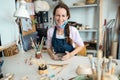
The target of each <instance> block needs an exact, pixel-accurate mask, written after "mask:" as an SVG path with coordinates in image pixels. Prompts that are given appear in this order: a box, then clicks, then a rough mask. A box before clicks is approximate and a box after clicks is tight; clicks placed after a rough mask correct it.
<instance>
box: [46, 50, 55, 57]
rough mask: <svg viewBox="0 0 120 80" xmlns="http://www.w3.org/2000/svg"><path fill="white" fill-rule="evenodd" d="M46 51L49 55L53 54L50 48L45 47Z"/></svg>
mask: <svg viewBox="0 0 120 80" xmlns="http://www.w3.org/2000/svg"><path fill="white" fill-rule="evenodd" d="M47 52H48V54H49V55H50V56H51V57H53V56H54V52H53V51H52V49H51V48H47Z"/></svg>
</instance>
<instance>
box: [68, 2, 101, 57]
mask: <svg viewBox="0 0 120 80" xmlns="http://www.w3.org/2000/svg"><path fill="white" fill-rule="evenodd" d="M69 8H70V11H71V12H73V11H72V10H74V11H75V10H77V11H78V10H80V9H82V10H83V9H85V10H83V11H84V12H85V11H88V10H90V9H94V13H90V14H94V15H92V17H93V16H95V17H93V18H94V19H92V20H94V21H93V25H92V28H90V29H83V30H79V33H80V35H82V34H87V36H88V37H90V36H89V34H91V41H92V40H96V49H87V53H92V54H93V55H94V56H96V53H97V51H98V49H99V25H100V22H99V21H100V0H96V3H95V4H85V5H80V6H69ZM83 11H81V12H83ZM76 14H79V15H80V13H77V12H76ZM86 14H87V13H86ZM86 14H84V15H86ZM88 15H89V14H88ZM88 15H87V16H88ZM72 16H73V15H72ZM88 17H90V16H88ZM82 18H83V17H82ZM90 18H91V17H90ZM85 19H87V18H85ZM87 22H89V21H86V24H88V23H87ZM94 24H95V25H94ZM88 37H85V38H86V40H87V38H88ZM93 37H94V38H93ZM86 40H84V41H85V42H89V41H86Z"/></svg>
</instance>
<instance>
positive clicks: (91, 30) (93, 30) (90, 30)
mask: <svg viewBox="0 0 120 80" xmlns="http://www.w3.org/2000/svg"><path fill="white" fill-rule="evenodd" d="M79 32H97V30H96V29H88V30H79Z"/></svg>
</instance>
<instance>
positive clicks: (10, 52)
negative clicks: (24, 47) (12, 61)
mask: <svg viewBox="0 0 120 80" xmlns="http://www.w3.org/2000/svg"><path fill="white" fill-rule="evenodd" d="M3 52H4V56H5V57H9V56H13V55H15V54H18V47H17V45H16V44H14V45H12V46H10V47H9V48H7V49H5V50H3Z"/></svg>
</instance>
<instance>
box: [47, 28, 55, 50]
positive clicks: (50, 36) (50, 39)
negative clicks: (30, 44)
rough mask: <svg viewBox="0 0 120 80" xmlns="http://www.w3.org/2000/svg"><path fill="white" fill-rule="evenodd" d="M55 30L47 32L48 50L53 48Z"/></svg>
mask: <svg viewBox="0 0 120 80" xmlns="http://www.w3.org/2000/svg"><path fill="white" fill-rule="evenodd" d="M53 31H54V28H53V27H52V28H49V29H48V31H47V40H46V48H51V46H52V36H53Z"/></svg>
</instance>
